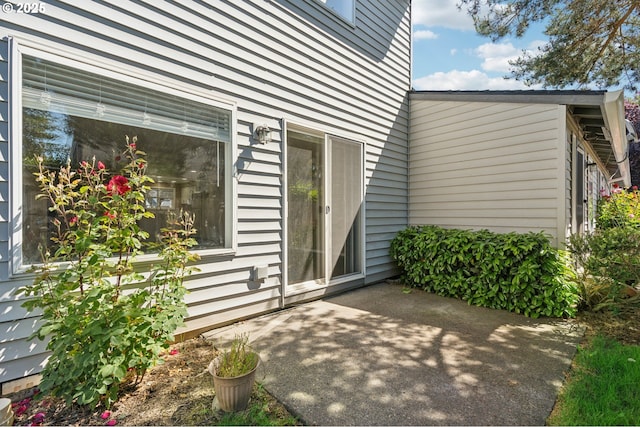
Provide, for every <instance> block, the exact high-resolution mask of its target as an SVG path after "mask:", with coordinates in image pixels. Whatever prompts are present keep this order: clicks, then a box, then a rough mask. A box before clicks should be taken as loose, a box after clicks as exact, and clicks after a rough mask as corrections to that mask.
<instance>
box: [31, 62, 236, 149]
mask: <svg viewBox="0 0 640 427" xmlns="http://www.w3.org/2000/svg"><path fill="white" fill-rule="evenodd" d="M22 103H23V107H24V108H33V109H38V110H45V111H50V112H54V113H61V114H68V115H72V116H79V117H84V118H90V119H95V120H102V121H108V122H114V123H120V124H124V125H131V126H137V127H142V128H147V129H154V130H159V131H164V132H169V133H175V134H183V135H188V136H193V137H197V138H204V139H212V140H217V141H222V142H230V141H231V131H230V122H231V113H230V112H229V111H228V110H224V109H221V108H218V107H214V106H211V105H207V104H204V103H200V102H196V101H192V100H189V99H185V98H181V97H178V96H175V95H170V94H166V93H162V92H159V91H155V90H152V89H147V88H143V87H140V86H136V85H132V84H129V83H126V82H121V81H118V80H115V79H111V78H108V77H104V76H100V75H97V74H92V73H87V72H85V71H81V70H77V69H74V68H71V67H67V66H64V65H60V64H56V63H53V62H48V61H44V60H41V59H38V58H33V57H28V56H24V57H23V64H22Z"/></svg>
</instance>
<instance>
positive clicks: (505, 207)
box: [409, 99, 565, 242]
mask: <svg viewBox="0 0 640 427" xmlns="http://www.w3.org/2000/svg"><path fill="white" fill-rule="evenodd" d="M563 115H564V110H563V109H562V108H561V107H559V106H557V105H541V104H516V103H491V102H453V101H451V102H448V101H430V100H417V99H414V100H412V101H411V125H410V138H409V141H410V142H409V195H410V205H409V223H410V224H412V225H422V224H433V225H438V226H442V227H452V228H463V229H489V230H492V231H496V232H510V231H516V232H527V231H543V232H545V233H547V234H549V235H550V236H551V237H552V238H553V240H554V242H555V241H556V239H557V237H558V218H559V212H558V211H559V209H560V207H561V208H564V200H559V196H558V195H559V194H564V192H563V191H564V189H563V188H562V181H561V180H559V179H558V175H559V174H563V172H562V170H559V169H558V168H559V160H558V159H559V158H560V157H561V156H560V155H561V154H562V151H563V150H564V149H565V147H564V142H563V139H560V138H559V135H563V132H564V127H563V121H562V120H561V117H563ZM562 138H563V137H562Z"/></svg>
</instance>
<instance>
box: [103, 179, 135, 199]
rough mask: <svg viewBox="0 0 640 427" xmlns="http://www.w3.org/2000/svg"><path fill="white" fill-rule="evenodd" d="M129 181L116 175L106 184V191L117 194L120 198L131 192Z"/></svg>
mask: <svg viewBox="0 0 640 427" xmlns="http://www.w3.org/2000/svg"><path fill="white" fill-rule="evenodd" d="M128 184H129V180H128V179H127V178H125V177H124V176H122V175H116V176H114V177H113V178H111V180H110V181H109V183H108V184H107V191H108V192H109V193H111V194H119V195H120V196H122V195H124V194H126V193H128V192H129V191H131V187H129V185H128Z"/></svg>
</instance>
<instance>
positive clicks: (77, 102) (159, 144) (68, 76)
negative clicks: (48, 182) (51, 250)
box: [22, 56, 233, 264]
mask: <svg viewBox="0 0 640 427" xmlns="http://www.w3.org/2000/svg"><path fill="white" fill-rule="evenodd" d="M22 65H23V68H22V73H23V75H22V77H23V78H22V107H23V111H22V123H23V129H22V182H23V185H22V201H23V203H22V215H23V221H22V224H23V226H22V262H23V264H32V263H37V262H40V261H41V255H40V252H39V249H38V246H39V245H43V247H47V246H51V244H52V243H51V240H50V237H51V236H52V231H53V230H52V229H51V221H50V219H51V218H49V215H50V213H49V211H48V205H47V202H46V200H45V199H38V200H36V194H37V193H38V192H39V188H38V185H37V183H36V181H35V177H34V175H33V173H34V172H35V171H36V162H35V156H36V155H37V156H42V157H43V158H44V160H45V163H46V166H47V167H49V168H52V169H57V168H59V167H60V166H61V165H62V164H65V163H66V161H67V159H70V160H71V164H72V165H78V164H79V163H80V162H81V161H82V160H87V161H90V160H91V159H92V158H93V157H94V156H95V158H96V160H100V161H102V162H103V163H104V164H105V165H106V167H107V168H108V169H109V170H110V171H114V172H117V171H119V170H120V168H121V166H122V164H121V162H122V160H121V159H120V158H119V154H120V153H122V151H123V149H124V147H125V143H126V142H125V136H127V135H128V136H130V137H132V136H137V138H138V140H137V146H138V149H139V150H142V151H144V152H146V154H147V155H146V159H147V161H148V174H149V176H150V177H151V178H153V180H154V181H155V183H154V184H153V186H152V188H151V190H150V191H149V192H148V194H147V195H146V201H145V204H146V207H147V209H148V210H149V211H151V212H153V213H154V215H155V218H153V219H146V220H144V221H143V222H142V223H141V224H140V225H141V227H142V228H143V229H144V230H146V231H147V232H149V235H150V240H155V237H156V236H157V235H158V233H159V232H160V228H162V227H164V226H165V225H166V219H167V215H168V214H169V213H170V212H171V211H178V210H180V209H184V210H187V211H189V212H191V213H193V214H195V221H196V223H195V228H196V230H197V234H196V236H195V238H196V240H197V241H198V246H197V247H196V249H223V248H229V247H231V241H232V236H231V235H230V234H231V230H232V227H231V222H232V218H233V216H232V212H231V203H230V201H231V200H232V199H231V177H230V170H231V168H230V164H231V161H232V159H231V149H230V143H231V112H230V111H229V110H226V109H223V108H219V107H217V106H213V105H209V104H207V103H204V102H196V101H194V100H190V99H186V98H182V97H179V96H175V95H170V94H167V93H163V92H159V91H155V90H151V89H148V88H143V87H140V86H136V85H132V84H129V83H125V82H122V81H118V80H115V79H110V78H107V77H104V76H100V75H97V74H91V73H87V72H85V71H80V70H77V69H74V68H71V67H67V66H64V65H60V64H56V63H53V62H48V61H44V60H41V59H38V58H33V57H28V56H23V62H22Z"/></svg>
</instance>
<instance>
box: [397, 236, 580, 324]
mask: <svg viewBox="0 0 640 427" xmlns="http://www.w3.org/2000/svg"><path fill="white" fill-rule="evenodd" d="M390 254H391V257H392V258H393V259H394V260H395V261H396V262H397V263H398V266H399V267H400V268H401V269H402V271H403V280H404V282H405V284H406V285H409V286H412V287H416V288H421V289H424V290H426V291H429V292H433V293H435V294H438V295H442V296H446V297H454V298H459V299H463V300H466V301H468V302H469V304H473V305H478V306H482V307H489V308H496V309H503V310H508V311H512V312H516V313H522V314H524V315H526V316H529V317H534V318H536V317H539V316H550V317H564V316H574V315H575V313H576V303H577V293H576V289H575V284H574V282H573V280H572V278H573V276H574V275H573V273H572V271H571V269H570V267H569V262H568V259H567V256H566V254H565V253H564V252H562V251H559V250H557V249H554V248H552V247H551V245H550V244H549V240H548V238H547V237H546V236H545V235H544V234H543V233H528V234H517V233H507V234H498V233H493V232H490V231H488V230H481V231H470V230H457V229H444V228H440V227H436V226H421V227H409V228H406V229H405V230H403V231H400V232H399V233H398V234H397V236H396V237H395V238H394V239H393V241H392V242H391V248H390Z"/></svg>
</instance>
